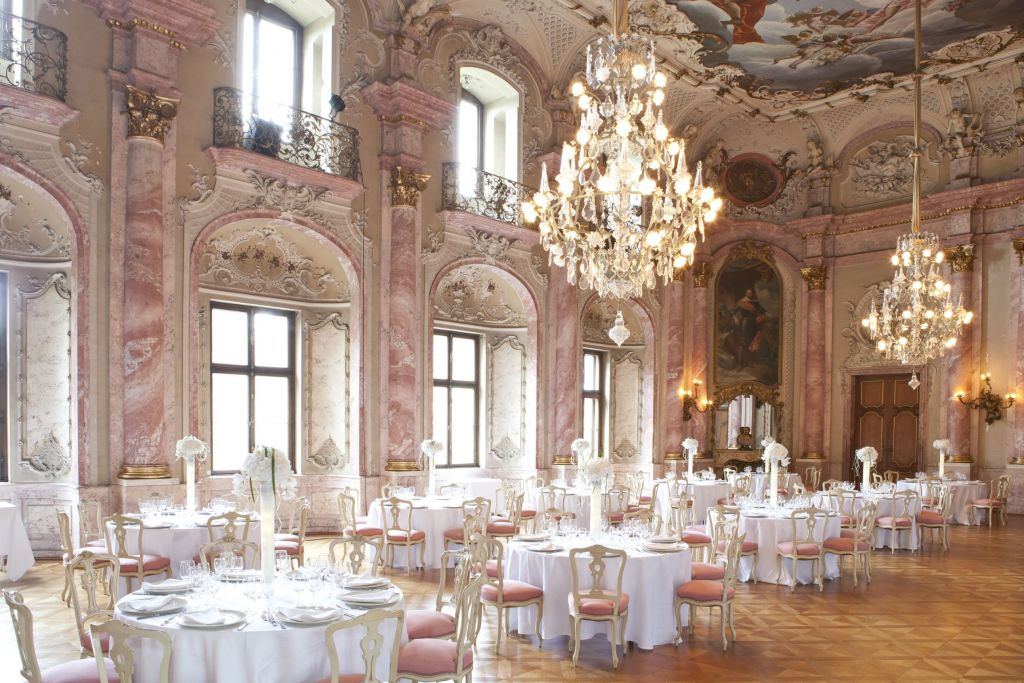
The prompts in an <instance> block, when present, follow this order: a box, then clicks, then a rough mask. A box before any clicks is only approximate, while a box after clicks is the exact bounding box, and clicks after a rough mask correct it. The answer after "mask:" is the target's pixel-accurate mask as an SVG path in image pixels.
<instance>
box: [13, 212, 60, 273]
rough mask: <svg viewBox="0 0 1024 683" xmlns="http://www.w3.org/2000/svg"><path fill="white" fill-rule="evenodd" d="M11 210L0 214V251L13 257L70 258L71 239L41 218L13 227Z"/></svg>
mask: <svg viewBox="0 0 1024 683" xmlns="http://www.w3.org/2000/svg"><path fill="white" fill-rule="evenodd" d="M14 222H15V213H14V212H13V211H11V212H8V213H5V214H3V215H0V252H2V253H4V254H6V255H10V256H14V257H15V258H28V259H59V260H61V261H67V260H70V259H71V240H70V239H69V238H68V236H67V235H66V234H61V233H59V232H57V230H55V229H54V227H53V226H52V225H50V223H49V221H48V220H46V219H45V218H41V219H39V220H38V221H36V222H35V224H34V225H32V224H29V223H22V225H21V226H20V227H15V225H13V223H14Z"/></svg>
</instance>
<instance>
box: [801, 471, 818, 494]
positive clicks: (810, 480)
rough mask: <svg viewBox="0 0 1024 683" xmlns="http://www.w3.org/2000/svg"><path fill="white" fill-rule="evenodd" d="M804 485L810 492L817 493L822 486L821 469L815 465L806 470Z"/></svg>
mask: <svg viewBox="0 0 1024 683" xmlns="http://www.w3.org/2000/svg"><path fill="white" fill-rule="evenodd" d="M804 479H805V480H806V481H805V482H804V484H805V485H806V486H807V489H808V490H810V491H817V490H818V487H819V486H820V485H821V468H820V467H817V466H815V465H810V466H808V467H807V468H805V469H804Z"/></svg>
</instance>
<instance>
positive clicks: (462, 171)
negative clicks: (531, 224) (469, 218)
mask: <svg viewBox="0 0 1024 683" xmlns="http://www.w3.org/2000/svg"><path fill="white" fill-rule="evenodd" d="M534 192H536V190H534V189H533V188H530V187H527V186H526V185H522V184H520V183H517V182H515V181H514V180H509V179H508V178H502V177H501V176H500V175H494V174H493V173H487V172H485V171H481V170H478V169H475V168H472V167H469V166H464V165H462V164H457V163H454V162H452V163H447V164H444V167H443V170H442V173H441V208H443V209H447V210H453V211H466V212H468V213H474V214H476V215H478V216H487V217H488V218H493V219H494V220H497V221H502V222H504V223H511V224H513V225H519V226H523V227H525V224H524V223H523V220H522V216H521V212H520V207H521V206H522V204H523V202H524V201H526V200H527V199H529V198H530V197H532V196H533V193H534Z"/></svg>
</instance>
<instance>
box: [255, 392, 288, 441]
mask: <svg viewBox="0 0 1024 683" xmlns="http://www.w3.org/2000/svg"><path fill="white" fill-rule="evenodd" d="M255 407H256V415H255V422H256V444H257V445H259V446H273V447H274V448H278V449H280V450H282V451H284V452H285V454H290V453H291V451H292V449H291V441H290V439H289V436H290V435H289V429H288V426H289V421H290V420H289V418H290V414H289V413H290V401H289V392H288V378H287V377H266V376H262V377H261V376H257V377H256V401H255Z"/></svg>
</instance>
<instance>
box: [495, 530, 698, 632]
mask: <svg viewBox="0 0 1024 683" xmlns="http://www.w3.org/2000/svg"><path fill="white" fill-rule="evenodd" d="M555 543H557V544H559V545H562V546H564V547H566V548H567V549H566V550H561V551H559V552H554V553H541V552H536V551H533V550H529V549H527V547H526V546H527V545H529V544H524V543H521V542H519V541H511V542H510V543H509V544H508V550H507V554H506V557H505V578H506V579H511V580H514V581H525V582H526V583H529V584H532V585H534V586H538V587H540V588H543V589H544V622H543V626H542V632H541V636H542V637H543V638H545V639H546V638H557V637H558V636H568V635H570V634H571V633H572V629H571V626H570V621H569V603H568V598H567V597H566V596H568V595H569V594H570V593H571V592H572V577H571V575H570V569H569V551H568V548H570V547H586V546H589V545H594V544H595V541H593V540H591V539H589V538H575V539H563V538H556V539H555ZM628 552H629V556H628V558H627V560H626V570H625V572H624V573H623V576H622V591H623V592H624V593H626V594H628V595H629V610H628V614H629V617H628V619H627V621H626V640H627V641H631V642H633V643H635V644H636V645H637V646H638V647H641V648H643V649H645V650H650V649H652V648H653V647H654V646H656V645H664V644H666V643H671V642H673V641H674V639H675V635H676V631H675V628H676V627H675V617H674V616H673V614H672V605H673V603H674V601H675V591H676V588H678V587H679V586H680V585H682V584H683V583H686V582H687V581H689V580H690V552H689V550H682V551H680V552H675V553H650V552H643V551H637V550H633V549H629V550H628ZM576 561H577V563H578V564H577V567H578V571H579V577H580V581H581V582H583V586H584V587H588V586H589V585H590V571H589V569H588V568H587V564H588V562H589V561H590V559H589V557H578V558H576ZM617 571H618V560H608V563H607V568H606V569H605V574H604V575H605V588H613V585H612V584H611V583H610V582H612V581H614V579H615V574H616V572H617ZM682 612H683V614H682V617H683V624H686V623H687V621H686V620H687V611H686V610H683V611H682ZM509 613H510V622H509V623H510V625H511V627H512V628H514V629H516V630H518V631H519V633H521V634H533V633H535V632H536V628H537V622H536V619H537V616H536V615H537V608H536V607H524V608H521V609H512V610H509ZM609 628H610V627H609V626H608V624H607V623H595V622H592V621H585V622H583V624H582V626H581V629H580V633H581V637H582V639H583V640H587V639H588V638H593V637H594V636H595V635H597V634H599V633H603V634H605V635H606V636H607V634H608V629H609Z"/></svg>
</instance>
